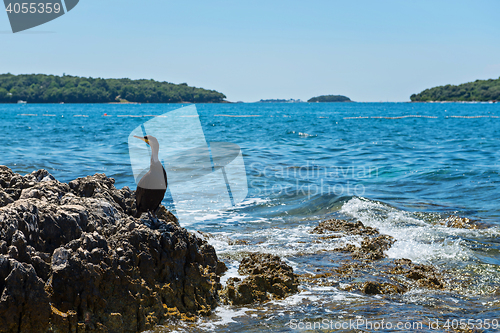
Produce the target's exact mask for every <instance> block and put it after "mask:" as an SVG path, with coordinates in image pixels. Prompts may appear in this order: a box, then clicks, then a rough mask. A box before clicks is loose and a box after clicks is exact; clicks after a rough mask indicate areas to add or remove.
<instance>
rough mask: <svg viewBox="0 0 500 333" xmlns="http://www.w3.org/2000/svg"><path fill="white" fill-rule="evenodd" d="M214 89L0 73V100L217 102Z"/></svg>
mask: <svg viewBox="0 0 500 333" xmlns="http://www.w3.org/2000/svg"><path fill="white" fill-rule="evenodd" d="M225 98H226V96H225V95H224V94H222V93H220V92H217V91H215V90H206V89H202V88H195V87H190V86H188V85H187V84H186V83H181V84H174V83H169V82H158V81H154V80H131V79H101V78H91V77H89V78H86V77H78V76H70V75H64V76H55V75H44V74H27V75H13V74H0V103H17V101H19V100H22V101H27V102H28V103H61V102H64V103H110V102H120V101H124V100H125V101H128V102H137V103H182V102H191V103H220V102H222V101H223V100H224V99H225Z"/></svg>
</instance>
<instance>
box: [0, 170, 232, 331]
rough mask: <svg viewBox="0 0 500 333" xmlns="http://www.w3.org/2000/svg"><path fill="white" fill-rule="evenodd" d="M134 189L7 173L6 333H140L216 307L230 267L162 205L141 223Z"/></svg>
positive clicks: (3, 224)
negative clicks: (151, 220) (151, 222)
mask: <svg viewBox="0 0 500 333" xmlns="http://www.w3.org/2000/svg"><path fill="white" fill-rule="evenodd" d="M134 213H135V199H134V192H133V191H131V190H130V189H129V188H127V187H125V188H123V189H120V190H118V189H116V188H115V187H114V180H113V179H111V178H107V177H106V176H105V175H103V174H96V175H94V176H88V177H85V178H78V179H76V180H74V181H71V182H69V184H65V183H60V182H58V181H57V180H55V179H54V177H52V176H51V175H50V174H49V173H48V172H47V171H45V170H39V171H35V172H33V173H31V174H29V175H26V176H20V175H18V174H15V173H13V172H12V171H11V170H10V169H8V168H7V167H4V166H0V295H1V297H0V332H46V331H53V332H140V331H143V330H146V329H150V328H152V327H153V326H155V325H157V324H161V323H163V322H164V321H165V320H167V319H169V318H171V317H175V318H180V319H189V320H193V318H195V316H198V315H208V314H209V313H210V312H211V311H212V310H213V309H214V308H215V306H216V304H217V300H218V290H219V289H220V283H219V277H218V275H217V273H219V274H220V273H221V271H222V270H223V269H222V268H223V264H222V263H221V262H219V261H218V259H217V255H216V253H215V250H214V248H213V247H212V246H210V245H209V244H208V243H207V242H206V241H205V240H203V239H200V238H198V237H196V236H195V235H193V234H192V233H189V232H188V231H187V230H185V229H184V228H181V227H179V226H178V221H177V219H176V218H175V216H173V215H172V214H171V213H170V212H168V211H167V210H166V209H165V208H162V209H161V211H160V213H159V214H158V217H159V219H160V220H159V222H160V223H159V225H158V226H157V230H152V229H151V228H149V227H147V226H146V225H145V223H144V222H146V221H144V220H139V219H136V218H134V217H133V216H132V215H133V214H134Z"/></svg>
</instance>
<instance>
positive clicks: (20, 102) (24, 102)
mask: <svg viewBox="0 0 500 333" xmlns="http://www.w3.org/2000/svg"><path fill="white" fill-rule="evenodd" d="M27 103H28V102H26V101H21V100H19V101H17V104H27Z"/></svg>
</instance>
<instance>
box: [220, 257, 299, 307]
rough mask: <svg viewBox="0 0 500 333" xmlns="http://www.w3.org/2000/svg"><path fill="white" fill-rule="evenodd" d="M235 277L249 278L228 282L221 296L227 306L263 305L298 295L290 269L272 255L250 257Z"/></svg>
mask: <svg viewBox="0 0 500 333" xmlns="http://www.w3.org/2000/svg"><path fill="white" fill-rule="evenodd" d="M238 273H239V274H241V275H248V276H247V277H245V279H243V280H241V279H239V278H229V279H228V282H227V286H226V287H225V288H224V290H223V291H222V292H221V296H222V299H223V301H224V302H225V303H227V304H233V305H242V304H250V303H253V302H264V301H268V300H270V299H281V298H284V297H286V296H288V295H290V294H293V293H297V292H298V278H297V275H296V274H294V273H293V269H292V267H290V266H289V265H287V264H286V263H285V262H283V261H282V260H281V259H280V257H278V256H275V255H272V254H265V253H253V254H251V255H250V256H249V257H246V258H244V259H243V260H242V261H241V263H240V267H239V269H238Z"/></svg>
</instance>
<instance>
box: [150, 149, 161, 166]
mask: <svg viewBox="0 0 500 333" xmlns="http://www.w3.org/2000/svg"><path fill="white" fill-rule="evenodd" d="M158 162H160V160H159V159H158V152H157V151H154V150H153V151H152V154H151V164H153V163H158Z"/></svg>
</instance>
